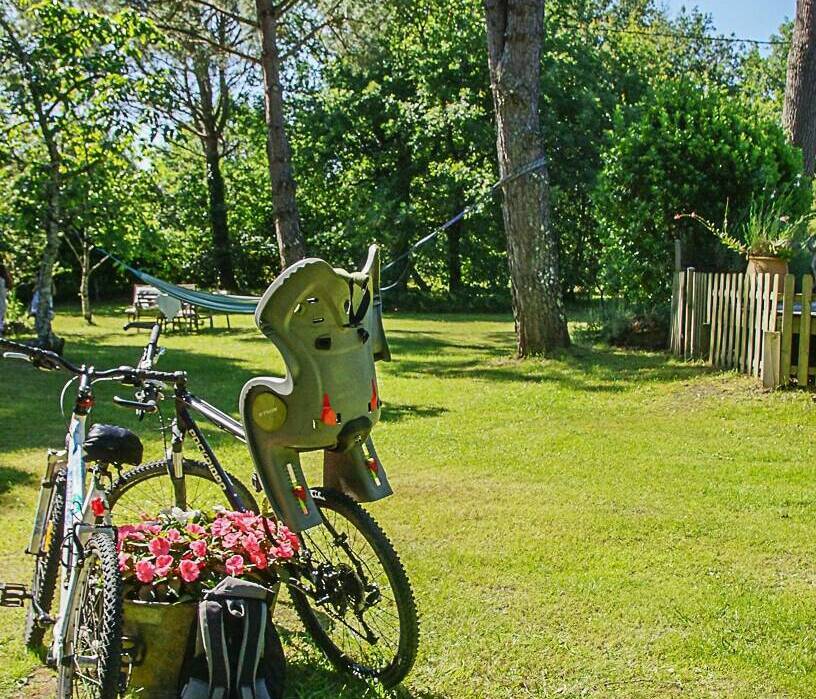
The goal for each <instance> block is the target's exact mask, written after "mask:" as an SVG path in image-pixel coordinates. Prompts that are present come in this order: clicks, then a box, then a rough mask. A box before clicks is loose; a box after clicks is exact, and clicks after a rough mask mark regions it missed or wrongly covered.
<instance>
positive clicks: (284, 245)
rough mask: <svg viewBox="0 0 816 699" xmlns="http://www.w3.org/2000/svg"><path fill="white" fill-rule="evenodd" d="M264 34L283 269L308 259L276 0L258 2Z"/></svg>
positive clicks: (266, 93) (272, 168)
mask: <svg viewBox="0 0 816 699" xmlns="http://www.w3.org/2000/svg"><path fill="white" fill-rule="evenodd" d="M256 7H257V10H258V23H259V25H260V31H261V67H262V68H263V74H264V106H265V109H266V132H267V138H266V150H267V156H268V160H269V177H270V180H271V182H272V204H273V206H274V215H275V234H276V236H277V239H278V253H279V254H280V261H281V266H282V267H288V266H289V265H291V264H292V263H294V262H297V261H298V260H300V259H303V258H304V257H306V245H305V243H304V241H303V235H302V233H301V231H300V219H299V217H298V208H297V201H296V200H295V178H294V176H293V175H292V153H291V150H290V148H289V139H288V138H287V137H286V130H285V128H284V119H283V88H282V86H281V81H280V53H279V51H278V16H277V10H276V8H275V4H274V0H256Z"/></svg>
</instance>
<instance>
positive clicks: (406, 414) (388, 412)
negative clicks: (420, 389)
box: [380, 401, 448, 422]
mask: <svg viewBox="0 0 816 699" xmlns="http://www.w3.org/2000/svg"><path fill="white" fill-rule="evenodd" d="M446 412H448V409H447V408H443V407H442V406H439V405H409V404H407V403H389V402H387V401H386V402H384V403H383V407H382V414H381V415H380V420H381V421H382V422H402V421H403V420H411V419H415V418H425V417H439V416H440V415H444V414H445V413H446Z"/></svg>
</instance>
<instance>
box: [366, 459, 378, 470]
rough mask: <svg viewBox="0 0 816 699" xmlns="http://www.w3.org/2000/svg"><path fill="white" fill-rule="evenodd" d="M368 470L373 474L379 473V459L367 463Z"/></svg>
mask: <svg viewBox="0 0 816 699" xmlns="http://www.w3.org/2000/svg"><path fill="white" fill-rule="evenodd" d="M366 463H367V464H368V470H369V471H371V472H372V473H377V471H379V470H380V465H379V464H378V463H377V459H369V460H368V461H367V462H366Z"/></svg>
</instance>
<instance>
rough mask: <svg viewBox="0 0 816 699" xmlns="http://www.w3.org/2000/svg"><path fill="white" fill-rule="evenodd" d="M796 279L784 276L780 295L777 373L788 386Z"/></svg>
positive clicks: (787, 275) (788, 275) (790, 275)
mask: <svg viewBox="0 0 816 699" xmlns="http://www.w3.org/2000/svg"><path fill="white" fill-rule="evenodd" d="M795 283H796V279H795V277H794V276H793V275H792V274H786V275H785V290H784V292H783V294H782V347H781V350H780V358H779V373H780V378H781V379H782V382H783V383H785V384H788V383H789V382H790V379H791V346H792V344H793V292H794V286H795Z"/></svg>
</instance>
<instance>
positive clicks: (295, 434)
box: [107, 248, 419, 686]
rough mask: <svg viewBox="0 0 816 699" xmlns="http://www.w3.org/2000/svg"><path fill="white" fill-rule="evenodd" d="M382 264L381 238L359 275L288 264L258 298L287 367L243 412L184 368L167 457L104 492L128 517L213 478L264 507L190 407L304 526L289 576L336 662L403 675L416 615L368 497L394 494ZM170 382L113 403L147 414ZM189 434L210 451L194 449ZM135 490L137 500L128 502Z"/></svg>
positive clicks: (247, 390)
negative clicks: (380, 424) (380, 361)
mask: <svg viewBox="0 0 816 699" xmlns="http://www.w3.org/2000/svg"><path fill="white" fill-rule="evenodd" d="M378 276H379V261H378V257H377V250H376V248H372V250H371V251H370V253H369V259H368V261H367V264H366V267H365V268H364V270H363V272H359V273H353V274H349V273H347V272H344V271H343V270H337V269H332V268H331V267H330V266H329V265H328V264H327V263H326V262H324V261H322V260H317V259H308V260H303V261H301V262H298V263H296V264H295V265H293V266H292V267H290V268H288V269H287V270H285V271H284V272H283V273H282V274H281V275H280V276H279V277H278V278H277V279H276V281H275V282H274V283H273V284H272V286H271V287H270V288H269V289H268V290H267V292H266V294H265V295H264V296H263V297H262V299H261V302H260V304H259V306H258V311H257V313H256V322H257V324H258V326H259V327H260V328H261V330H262V331H263V332H264V334H266V335H267V337H269V338H270V339H271V340H272V341H273V342H274V343H275V344H276V345H277V346H278V348H279V349H280V351H281V353H282V354H283V356H284V360H285V363H286V366H287V370H288V372H287V377H286V378H283V379H278V378H256V379H252V380H250V381H249V382H248V383H247V384H246V385H245V386H244V389H243V391H242V392H241V397H240V408H241V417H242V421H241V422H238V421H237V420H235V419H234V418H232V417H231V416H229V415H227V414H226V413H224V412H223V411H221V410H219V409H218V408H216V407H215V406H213V405H211V404H210V403H207V402H206V401H204V400H202V399H200V398H198V397H197V396H195V395H193V394H192V393H190V391H189V389H188V381H187V376H186V375H183V376H179V377H178V378H177V379H175V380H174V382H173V388H172V398H173V401H174V403H175V418H174V419H173V421H172V423H171V424H170V426H169V428H168V431H169V432H170V434H171V446H170V447H169V448H168V450H167V455H166V458H164V459H160V460H157V461H153V462H150V463H146V464H143V465H141V466H138V467H137V468H135V469H132V470H130V471H126V472H124V473H122V475H121V477H120V478H119V479H118V480H117V481H116V482H114V483H113V485H112V486H111V488H110V489H109V491H108V493H107V495H108V502H109V504H110V507H111V510H112V512H113V517H114V522H117V521H118V522H122V523H124V521H125V520H124V519H123V516H124V515H125V512H123V510H127V511H129V512H127V514H129V515H131V516H132V514H133V511H134V509H138V508H144V503H145V502H151V503H152V504H153V505H154V506H158V507H160V508H165V509H167V508H171V507H180V508H181V509H187V508H189V506H190V503H189V501H188V500H189V493H190V491H191V487H190V482H191V481H192V482H195V483H196V484H197V485H198V484H200V483H204V482H207V481H209V483H210V485H211V487H213V486H214V487H215V488H216V489H217V490H220V491H221V495H222V497H225V498H226V499H227V500H228V501H229V502H230V504H231V505H232V507H233V508H235V509H242V508H247V509H253V510H255V511H257V507H258V505H257V501H256V500H255V498H254V496H253V495H251V494H250V493H248V492H246V491H245V490H243V489H241V488H237V487H236V486H235V481H234V480H233V479H231V478H230V477H229V474H227V473H226V472H225V470H224V469H223V467H222V466H221V464H220V463H219V461H218V458H217V457H216V455H215V453H214V452H213V449H212V448H211V447H210V445H209V443H208V442H207V439H206V437H205V436H204V434H203V432H202V431H201V429H200V428H199V426H198V425H197V423H196V421H195V419H194V417H193V415H192V412H193V411H194V412H196V413H198V414H200V415H202V416H203V417H204V418H205V419H206V420H208V421H209V422H210V423H212V424H214V425H215V426H217V427H219V428H220V429H222V430H223V431H225V432H227V433H228V434H230V435H232V436H233V437H235V438H236V439H238V440H240V441H242V442H244V443H246V444H247V446H248V448H249V451H250V453H251V455H252V457H253V461H254V464H255V473H254V475H253V484H254V485H255V490H256V492H258V493H260V492H263V493H264V495H265V497H266V499H267V500H268V502H269V503H270V505H271V507H272V508H273V509H274V511H275V513H276V514H277V516H278V517H279V518H281V519H282V520H283V521H284V523H285V524H286V525H287V526H289V528H290V529H292V530H293V531H296V532H298V535H299V537H300V541H301V545H302V546H301V553H300V555H299V556H298V558H297V560H296V561H295V562H293V563H291V564H289V565H288V566H287V568H286V569H285V571H284V574H283V576H282V577H283V580H282V581H283V582H284V583H285V584H286V585H287V586H288V588H289V591H290V596H291V598H292V602H293V605H294V607H295V610H296V612H297V613H298V615H299V616H300V618H301V620H302V621H303V623H304V625H305V627H306V629H307V631H308V632H309V634H310V635H311V636H312V638H313V639H314V640H315V642H316V644H317V645H318V646H319V647H320V648H321V650H323V652H324V653H325V654H326V656H327V657H328V658H329V660H330V661H331V662H332V663H333V664H334V665H335V666H336V667H338V668H339V669H341V670H343V671H347V672H350V673H352V674H354V675H355V676H358V677H362V678H367V679H373V680H376V681H378V682H380V683H381V684H383V685H385V686H393V685H396V684H398V683H399V682H400V681H401V680H402V679H403V678H404V677H405V676H406V675H407V673H408V672H409V671H410V669H411V667H412V666H413V663H414V660H415V658H416V653H417V647H418V643H419V624H418V618H417V610H416V604H415V601H414V596H413V592H412V590H411V585H410V582H409V580H408V576H407V574H406V572H405V569H404V567H403V565H402V563H401V561H400V559H399V556H398V555H397V553H396V551H395V550H394V547H393V545H392V544H391V542H390V541H389V539H388V537H387V536H386V535H385V533H384V532H383V530H382V529H381V528H380V526H379V525H378V524H377V522H376V521H375V520H374V518H373V517H371V515H370V514H369V513H368V512H367V511H366V510H365V509H364V508H363V507H362V506H361V505H360V504H359V503H360V502H367V501H373V500H378V499H380V498H382V497H386V496H388V495H390V494H391V492H392V491H391V488H390V485H389V483H388V479H387V476H386V473H385V469H384V467H383V465H382V462H381V461H380V459H379V456H378V455H377V453H376V451H375V448H374V444H373V441H372V440H371V437H370V432H371V429H372V428H373V426H374V425H375V424H376V422H377V421H378V419H379V413H380V407H381V402H380V400H379V396H378V390H377V384H376V373H375V371H374V361H375V358H390V355H389V354H388V347H387V344H386V342H385V337H384V333H383V330H382V326H381V319H380V318H379V316H378V313H379V306H378V303H379V298H378V288H379V280H378ZM126 327H128V326H126ZM129 327H134V324H130V325H129ZM139 327H146V326H145V325H144V324H142V325H140V326H139ZM160 332H161V328H160V326H159V324H158V323H157V324H155V325H154V326H152V327H151V336H150V340H149V341H148V344H147V346H146V347H145V350H144V353H143V355H142V359H141V361H140V362H139V366H140V367H142V368H143V369H145V370H150V369H152V368H153V366H154V364H155V362H156V361H157V359H158V357H159V356H160V354H161V350H160V348H159V345H158V341H159V337H160ZM166 393H167V394H169V391H167V389H166V387H165V386H164V385H162V383H161V382H155V381H149V380H148V381H144V382H142V384H141V385H140V386H139V387H138V391H137V394H136V400H134V401H125V400H122V399H116V402H117V403H118V404H119V405H120V406H123V407H127V408H131V409H133V410H136V411H137V412H138V413H139V415H140V417H141V416H144V415H146V414H154V413H156V412H158V406H159V404H160V402H161V401H162V400H164V399H165V398H166V397H168V396H167V395H166ZM188 436H189V437H190V438H191V440H192V441H193V443H194V444H195V446H196V448H197V451H198V452H199V456H200V458H201V460H200V461H198V460H192V459H187V458H185V456H184V443H185V439H186V437H188ZM316 449H323V450H324V473H323V481H324V485H323V487H316V488H311V487H309V485H308V484H307V482H306V480H305V477H304V475H303V471H302V469H301V467H300V458H299V454H300V452H302V451H310V450H316ZM126 500H127V502H131V503H133V506H129V505H126V506H125V507H122V505H123V503H125V502H126ZM120 508H121V509H120Z"/></svg>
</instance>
